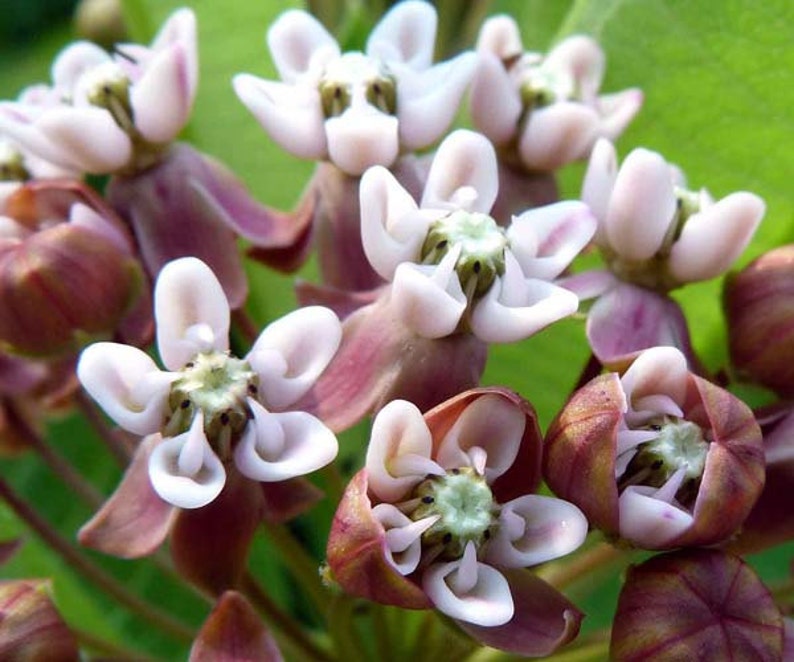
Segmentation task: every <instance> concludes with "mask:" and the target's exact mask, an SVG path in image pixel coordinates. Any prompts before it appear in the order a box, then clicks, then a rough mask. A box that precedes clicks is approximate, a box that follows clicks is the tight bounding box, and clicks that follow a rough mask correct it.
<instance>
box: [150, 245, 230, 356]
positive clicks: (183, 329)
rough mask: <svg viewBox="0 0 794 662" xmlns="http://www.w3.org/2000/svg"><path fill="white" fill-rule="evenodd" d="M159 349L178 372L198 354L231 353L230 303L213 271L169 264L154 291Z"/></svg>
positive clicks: (184, 261)
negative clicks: (228, 351) (229, 351)
mask: <svg viewBox="0 0 794 662" xmlns="http://www.w3.org/2000/svg"><path fill="white" fill-rule="evenodd" d="M154 316H155V319H156V321H157V349H158V350H159V352H160V358H161V359H162V361H163V364H164V365H165V366H166V367H167V368H169V369H170V370H178V369H179V368H181V367H182V366H184V365H185V363H187V362H188V361H190V360H191V359H192V358H194V357H195V356H196V355H197V354H198V353H199V352H207V351H210V350H217V351H219V352H225V351H226V350H228V349H229V302H228V300H227V299H226V295H225V294H224V293H223V288H222V287H221V284H220V283H219V282H218V279H217V278H216V277H215V274H214V273H212V270H211V269H210V268H209V267H208V266H207V265H206V264H204V263H203V262H202V261H201V260H199V259H197V258H194V257H184V258H180V259H178V260H174V261H173V262H169V263H168V264H166V265H165V266H164V267H163V268H162V270H161V271H160V274H159V276H158V277H157V284H156V285H155V288H154Z"/></svg>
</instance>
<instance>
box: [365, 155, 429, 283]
mask: <svg viewBox="0 0 794 662" xmlns="http://www.w3.org/2000/svg"><path fill="white" fill-rule="evenodd" d="M359 197H360V205H361V240H362V243H363V245H364V253H366V255H367V259H368V260H369V263H370V264H371V265H372V267H373V269H375V271H377V272H378V274H380V275H381V276H382V277H383V278H385V279H386V280H391V279H392V277H393V276H394V270H395V269H396V268H397V267H398V266H399V265H400V264H401V263H402V262H416V261H418V260H419V252H420V249H421V248H422V244H423V242H424V240H425V236H426V234H427V228H428V225H429V222H428V219H427V218H426V215H422V214H421V213H419V212H418V209H417V206H416V202H414V199H413V198H412V197H411V194H410V193H408V191H406V190H405V189H404V188H403V187H402V186H401V185H400V183H399V182H398V181H397V179H396V178H395V177H394V175H392V174H391V172H389V171H388V170H387V169H386V168H384V167H382V166H374V167H372V168H370V169H369V170H367V171H366V172H365V173H364V175H363V177H362V178H361V184H360V185H359Z"/></svg>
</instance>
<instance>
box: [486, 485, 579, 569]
mask: <svg viewBox="0 0 794 662" xmlns="http://www.w3.org/2000/svg"><path fill="white" fill-rule="evenodd" d="M511 515H512V516H517V517H520V518H521V519H522V520H523V522H524V526H522V527H521V530H520V532H519V531H516V532H515V533H519V535H517V536H514V535H510V533H511V532H510V527H503V526H499V527H497V529H496V534H495V535H494V536H492V538H491V540H490V541H489V542H488V547H487V550H486V555H485V560H486V561H487V562H488V563H493V564H494V565H497V566H503V567H506V568H527V567H529V566H533V565H537V564H538V563H544V562H546V561H550V560H551V559H556V558H558V557H560V556H564V555H565V554H569V553H570V552H572V551H573V550H575V549H577V548H578V547H579V546H580V545H581V544H582V543H583V542H584V539H585V537H586V536H587V528H588V524H587V519H586V518H585V516H584V514H583V513H582V511H581V510H579V508H577V507H576V506H575V505H573V504H572V503H568V502H567V501H563V500H562V499H556V498H554V497H549V496H541V495H538V494H528V495H526V496H523V497H519V498H518V499H513V500H512V501H508V502H507V503H505V504H503V505H502V512H501V514H500V516H499V517H500V521H501V520H502V519H504V518H507V517H509V516H511Z"/></svg>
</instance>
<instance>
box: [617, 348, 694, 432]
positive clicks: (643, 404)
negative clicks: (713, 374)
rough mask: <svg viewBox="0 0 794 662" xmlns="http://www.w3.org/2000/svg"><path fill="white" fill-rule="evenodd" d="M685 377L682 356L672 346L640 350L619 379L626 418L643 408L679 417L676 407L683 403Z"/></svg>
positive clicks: (685, 369)
mask: <svg viewBox="0 0 794 662" xmlns="http://www.w3.org/2000/svg"><path fill="white" fill-rule="evenodd" d="M688 377H689V368H688V366H687V362H686V357H685V356H684V355H683V354H682V353H681V352H680V351H679V350H678V349H676V348H675V347H652V348H650V349H647V350H645V351H644V352H642V353H641V354H640V355H639V356H638V357H637V359H635V361H634V362H633V363H632V364H631V367H630V368H629V369H628V370H627V371H626V372H625V373H624V375H623V376H622V377H621V379H620V383H621V386H622V387H623V392H624V393H625V394H626V401H627V402H628V403H629V417H630V415H631V414H634V413H635V412H638V413H640V414H642V413H643V412H644V411H647V410H651V411H653V412H654V413H657V412H658V413H666V414H669V415H672V416H683V413H682V412H681V410H680V409H679V408H678V407H679V406H680V405H682V404H683V402H684V397H685V396H686V388H687V378H688ZM654 396H656V397H654ZM658 396H666V398H664V399H660V398H659V397H658Z"/></svg>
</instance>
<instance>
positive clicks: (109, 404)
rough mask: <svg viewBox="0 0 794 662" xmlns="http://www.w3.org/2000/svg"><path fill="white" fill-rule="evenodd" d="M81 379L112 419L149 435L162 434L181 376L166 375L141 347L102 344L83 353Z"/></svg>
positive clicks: (124, 426)
mask: <svg viewBox="0 0 794 662" xmlns="http://www.w3.org/2000/svg"><path fill="white" fill-rule="evenodd" d="M77 377H78V379H79V380H80V383H81V384H82V385H83V388H84V389H85V390H86V391H87V392H88V394H89V395H90V396H91V397H92V398H94V400H96V401H97V403H98V404H99V406H100V407H102V409H104V410H105V413H107V415H108V416H110V418H112V419H113V420H114V421H116V423H118V424H119V425H120V426H121V427H123V428H124V429H125V430H129V431H130V432H133V433H134V434H140V435H145V434H151V433H153V432H157V431H158V430H160V427H161V426H162V424H163V417H164V414H165V410H166V406H167V404H168V393H169V390H170V386H171V382H173V380H174V379H175V378H176V377H177V375H175V374H173V373H168V372H162V371H161V370H160V369H159V368H158V367H157V365H156V364H155V362H154V361H153V360H152V359H151V357H150V356H149V355H148V354H146V353H145V352H142V351H141V350H139V349H138V348H137V347H130V346H128V345H120V344H118V343H110V342H99V343H94V344H93V345H89V346H88V347H86V348H85V349H84V350H83V353H82V354H81V355H80V360H79V362H78V364H77Z"/></svg>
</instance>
